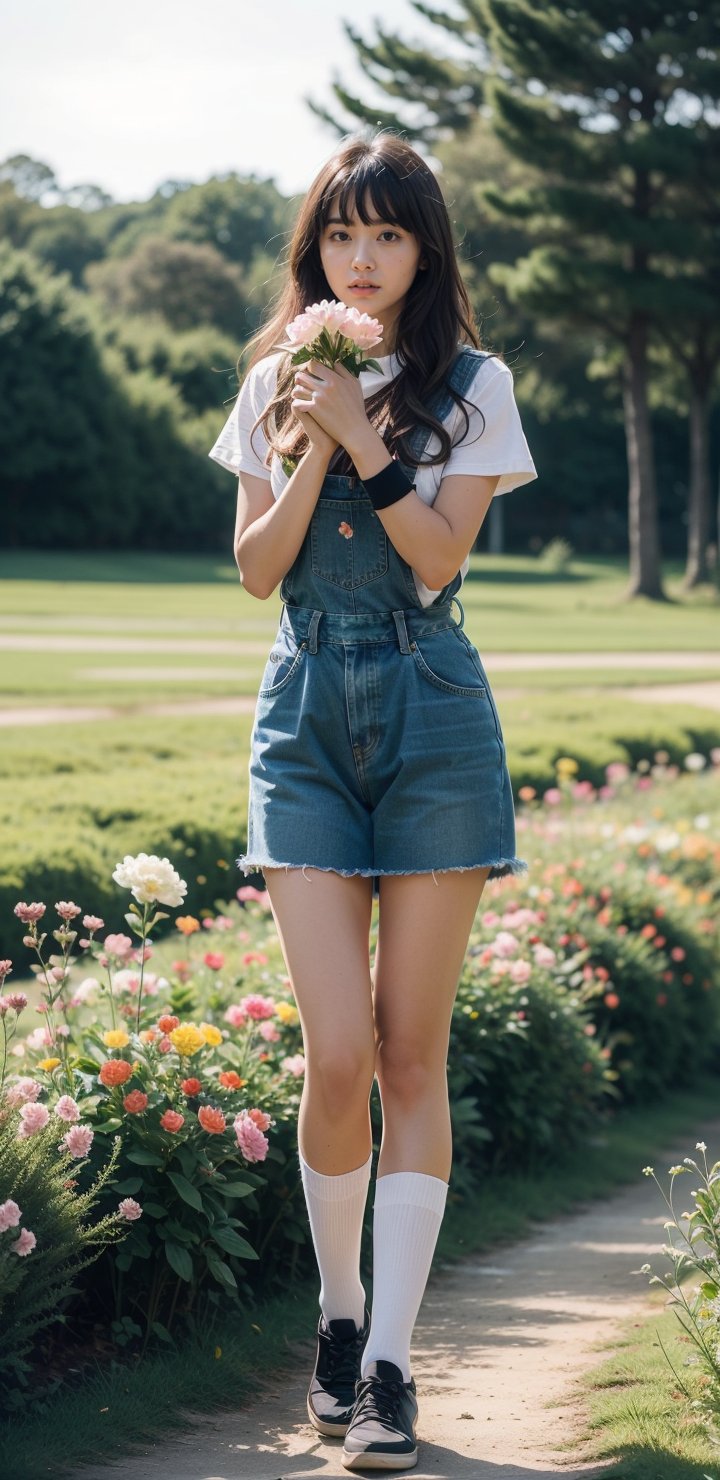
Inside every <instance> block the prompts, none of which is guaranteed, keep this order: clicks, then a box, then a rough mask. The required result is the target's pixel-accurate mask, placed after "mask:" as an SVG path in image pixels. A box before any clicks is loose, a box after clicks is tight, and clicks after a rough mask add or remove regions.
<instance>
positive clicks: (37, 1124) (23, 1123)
mask: <svg viewBox="0 0 720 1480" xmlns="http://www.w3.org/2000/svg"><path fill="white" fill-rule="evenodd" d="M49 1119H50V1111H49V1110H48V1107H47V1105H36V1104H33V1103H30V1104H27V1105H21V1107H20V1127H19V1130H18V1133H17V1138H18V1140H19V1141H26V1140H27V1139H28V1137H29V1136H34V1135H35V1134H36V1133H37V1131H41V1130H44V1128H45V1126H46V1125H47V1123H48V1121H49Z"/></svg>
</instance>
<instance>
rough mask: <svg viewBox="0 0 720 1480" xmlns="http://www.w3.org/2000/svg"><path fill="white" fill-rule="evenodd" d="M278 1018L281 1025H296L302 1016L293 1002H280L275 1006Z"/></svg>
mask: <svg viewBox="0 0 720 1480" xmlns="http://www.w3.org/2000/svg"><path fill="white" fill-rule="evenodd" d="M275 1013H276V1016H277V1017H279V1019H280V1022H281V1023H296V1022H297V1021H298V1019H299V1017H300V1014H299V1012H298V1010H297V1008H296V1006H295V1004H294V1003H293V1002H278V1003H276V1005H275Z"/></svg>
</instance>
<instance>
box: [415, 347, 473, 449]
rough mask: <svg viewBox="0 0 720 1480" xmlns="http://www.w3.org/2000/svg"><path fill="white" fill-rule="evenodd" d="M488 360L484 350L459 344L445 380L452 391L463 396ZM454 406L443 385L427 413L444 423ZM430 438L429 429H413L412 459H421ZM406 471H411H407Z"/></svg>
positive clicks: (417, 427) (419, 427)
mask: <svg viewBox="0 0 720 1480" xmlns="http://www.w3.org/2000/svg"><path fill="white" fill-rule="evenodd" d="M489 359H492V356H491V355H490V354H488V353H487V352H486V351H485V350H480V349H475V348H474V346H473V345H471V344H461V345H460V347H459V349H458V352H457V355H456V356H455V359H454V360H453V363H452V365H451V366H450V369H449V371H448V374H447V380H448V381H449V383H450V385H451V386H452V388H453V390H454V391H456V392H457V393H458V394H459V395H461V396H464V395H465V393H466V391H467V389H468V387H469V386H470V385H472V382H473V380H474V379H475V376H476V374H477V370H478V366H479V365H480V364H481V362H482V361H483V360H489ZM455 405H456V402H455V401H454V400H453V398H452V396H451V395H450V393H449V391H448V390H447V387H446V386H445V385H442V386H439V387H438V389H437V390H436V391H435V392H434V393H433V395H432V396H431V397H430V399H429V400H428V402H427V408H428V411H430V412H432V415H433V416H436V417H437V419H438V421H444V420H445V417H446V416H447V415H448V413H449V412H450V411H451V410H452V408H453V406H455ZM431 436H432V431H431V429H430V428H429V427H424V426H420V425H418V426H416V427H415V428H414V430H413V432H412V434H411V436H410V447H411V450H412V455H413V457H416V458H417V459H418V460H419V459H420V458H421V457H422V455H423V453H424V452H425V449H426V447H427V445H428V442H429V441H430V438H431ZM408 471H412V470H411V469H408Z"/></svg>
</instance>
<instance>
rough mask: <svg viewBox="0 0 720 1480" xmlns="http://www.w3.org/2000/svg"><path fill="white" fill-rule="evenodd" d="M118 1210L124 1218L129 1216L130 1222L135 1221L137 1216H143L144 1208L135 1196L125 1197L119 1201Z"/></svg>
mask: <svg viewBox="0 0 720 1480" xmlns="http://www.w3.org/2000/svg"><path fill="white" fill-rule="evenodd" d="M118 1212H119V1213H122V1215H123V1218H127V1220H128V1222H129V1223H134V1222H135V1219H136V1218H142V1208H141V1207H140V1204H139V1202H136V1201H135V1198H134V1197H124V1198H123V1200H122V1202H121V1203H118Z"/></svg>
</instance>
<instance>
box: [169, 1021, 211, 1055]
mask: <svg viewBox="0 0 720 1480" xmlns="http://www.w3.org/2000/svg"><path fill="white" fill-rule="evenodd" d="M170 1042H171V1043H172V1046H173V1048H176V1049H177V1051H178V1053H179V1054H182V1055H183V1057H184V1058H188V1059H189V1058H191V1057H192V1055H193V1054H194V1053H197V1052H198V1049H200V1048H204V1047H205V1038H204V1036H203V1034H202V1033H201V1032H200V1029H199V1028H196V1027H195V1024H194V1023H181V1024H180V1027H179V1028H173V1030H172V1033H171V1034H170Z"/></svg>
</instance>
